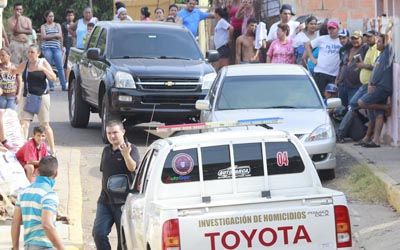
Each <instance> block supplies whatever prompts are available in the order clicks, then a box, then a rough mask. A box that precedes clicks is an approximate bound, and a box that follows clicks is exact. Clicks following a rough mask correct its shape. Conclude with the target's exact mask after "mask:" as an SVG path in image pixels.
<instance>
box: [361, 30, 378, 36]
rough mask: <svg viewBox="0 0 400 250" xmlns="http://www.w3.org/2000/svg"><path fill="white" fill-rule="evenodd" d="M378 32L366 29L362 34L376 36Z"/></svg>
mask: <svg viewBox="0 0 400 250" xmlns="http://www.w3.org/2000/svg"><path fill="white" fill-rule="evenodd" d="M378 35H379V32H377V31H375V30H368V31H367V32H365V33H364V36H378Z"/></svg>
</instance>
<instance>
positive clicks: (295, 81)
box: [196, 64, 341, 179]
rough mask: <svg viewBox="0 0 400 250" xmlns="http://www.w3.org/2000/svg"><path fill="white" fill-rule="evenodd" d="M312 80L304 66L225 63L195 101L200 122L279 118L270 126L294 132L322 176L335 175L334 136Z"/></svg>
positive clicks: (334, 104)
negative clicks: (208, 90) (210, 84)
mask: <svg viewBox="0 0 400 250" xmlns="http://www.w3.org/2000/svg"><path fill="white" fill-rule="evenodd" d="M340 104H341V102H340V99H338V98H332V99H328V100H327V103H326V104H325V103H324V100H323V99H322V97H321V95H320V93H319V91H318V88H317V86H316V84H315V83H314V80H313V78H312V77H311V75H310V74H309V73H308V71H307V70H305V69H304V68H303V67H301V66H298V65H288V64H242V65H232V66H228V67H224V68H223V69H222V70H221V71H220V72H219V74H218V76H217V78H216V79H215V81H214V83H213V85H212V87H211V89H210V92H209V94H208V95H207V96H206V98H205V99H204V100H199V101H197V103H196V108H197V109H199V110H201V115H200V122H216V121H231V120H239V119H257V118H265V117H280V118H283V121H282V123H279V124H274V125H271V127H273V128H277V129H279V130H286V131H288V132H290V133H292V134H295V135H296V136H297V137H298V138H299V139H300V141H301V142H302V143H303V144H304V146H305V148H306V150H307V152H308V153H309V155H310V157H311V159H312V160H313V162H314V164H315V167H316V169H317V170H319V171H320V172H321V174H322V176H323V178H325V179H332V178H334V177H335V171H334V170H335V167H336V153H335V151H336V136H335V129H334V127H333V124H332V122H331V119H330V117H329V114H328V112H327V110H326V108H327V107H328V108H334V107H337V106H339V105H340Z"/></svg>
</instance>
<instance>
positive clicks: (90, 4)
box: [89, 0, 93, 9]
mask: <svg viewBox="0 0 400 250" xmlns="http://www.w3.org/2000/svg"><path fill="white" fill-rule="evenodd" d="M89 6H90V8H92V9H93V1H92V0H89Z"/></svg>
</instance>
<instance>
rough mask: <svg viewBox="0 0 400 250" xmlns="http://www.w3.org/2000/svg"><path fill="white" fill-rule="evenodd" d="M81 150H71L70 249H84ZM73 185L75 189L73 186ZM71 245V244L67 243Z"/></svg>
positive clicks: (69, 174)
mask: <svg viewBox="0 0 400 250" xmlns="http://www.w3.org/2000/svg"><path fill="white" fill-rule="evenodd" d="M80 158H81V151H80V150H79V149H72V150H71V151H70V156H69V159H70V160H71V161H70V162H69V164H68V167H69V171H68V184H69V189H70V191H69V197H68V216H69V218H70V227H69V240H70V244H71V246H69V247H68V249H83V229H82V185H81V175H80ZM72 187H73V190H71V188H72ZM67 245H69V244H67Z"/></svg>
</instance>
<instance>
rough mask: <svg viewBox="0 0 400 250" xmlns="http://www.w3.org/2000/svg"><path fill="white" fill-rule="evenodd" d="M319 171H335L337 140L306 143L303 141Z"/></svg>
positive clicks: (333, 138)
mask: <svg viewBox="0 0 400 250" xmlns="http://www.w3.org/2000/svg"><path fill="white" fill-rule="evenodd" d="M301 141H302V143H303V145H304V147H305V148H306V150H307V152H308V154H309V155H310V157H311V159H312V160H313V162H314V164H315V168H316V169H317V170H324V169H334V168H335V167H336V140H335V137H332V138H330V139H327V140H321V141H314V142H305V141H304V140H301Z"/></svg>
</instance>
